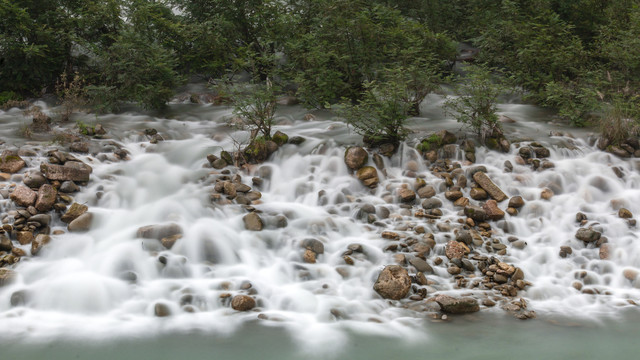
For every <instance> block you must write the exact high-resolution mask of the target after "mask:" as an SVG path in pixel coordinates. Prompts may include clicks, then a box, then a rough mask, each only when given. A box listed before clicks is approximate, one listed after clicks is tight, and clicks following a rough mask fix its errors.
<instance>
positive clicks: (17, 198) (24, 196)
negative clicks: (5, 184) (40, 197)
mask: <svg viewBox="0 0 640 360" xmlns="http://www.w3.org/2000/svg"><path fill="white" fill-rule="evenodd" d="M36 197H37V194H36V192H35V191H33V190H31V189H29V188H28V187H26V186H23V185H18V186H17V187H16V188H15V190H13V192H12V193H11V200H13V202H14V203H16V205H18V206H24V207H29V206H31V205H33V204H34V203H35V202H36Z"/></svg>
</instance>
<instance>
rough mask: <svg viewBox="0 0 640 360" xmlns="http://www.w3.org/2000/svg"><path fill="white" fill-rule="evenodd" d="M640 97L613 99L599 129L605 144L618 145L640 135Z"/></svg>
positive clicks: (618, 97)
mask: <svg viewBox="0 0 640 360" xmlns="http://www.w3.org/2000/svg"><path fill="white" fill-rule="evenodd" d="M639 105H640V97H636V98H634V99H631V100H630V99H625V98H623V97H620V96H616V97H614V99H613V101H612V102H611V104H608V106H607V109H606V111H605V114H604V116H603V117H602V118H601V119H600V123H599V127H600V132H601V134H602V137H603V138H604V139H605V141H606V143H607V144H610V145H620V144H622V143H624V142H625V140H627V139H628V138H630V137H637V136H638V135H640V110H639V107H638V106H639Z"/></svg>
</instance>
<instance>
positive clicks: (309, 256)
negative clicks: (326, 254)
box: [302, 249, 316, 264]
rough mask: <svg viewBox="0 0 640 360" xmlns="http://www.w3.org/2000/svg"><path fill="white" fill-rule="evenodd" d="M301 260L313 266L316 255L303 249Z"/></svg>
mask: <svg viewBox="0 0 640 360" xmlns="http://www.w3.org/2000/svg"><path fill="white" fill-rule="evenodd" d="M302 260H304V262H306V263H309V264H315V263H316V253H314V252H313V251H311V250H309V249H305V250H304V254H303V255H302Z"/></svg>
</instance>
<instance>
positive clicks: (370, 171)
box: [356, 166, 380, 188]
mask: <svg viewBox="0 0 640 360" xmlns="http://www.w3.org/2000/svg"><path fill="white" fill-rule="evenodd" d="M356 176H357V177H358V179H359V180H360V181H361V182H362V184H363V185H364V186H367V187H370V188H374V187H376V186H377V185H378V182H380V180H379V179H378V171H376V169H375V168H374V167H373V166H364V167H362V168H360V170H358V172H356Z"/></svg>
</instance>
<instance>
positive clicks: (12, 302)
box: [0, 104, 640, 347]
mask: <svg viewBox="0 0 640 360" xmlns="http://www.w3.org/2000/svg"><path fill="white" fill-rule="evenodd" d="M40 106H41V107H43V108H45V111H50V109H47V108H46V106H45V104H40ZM532 109H533V110H532ZM423 110H424V112H425V113H426V114H427V117H429V118H432V120H429V121H425V120H424V119H414V120H413V121H412V127H413V128H414V129H415V130H416V131H421V130H424V128H425V127H427V126H428V127H430V128H431V127H432V126H433V127H435V128H449V129H457V126H458V125H457V124H455V123H454V122H452V121H451V120H444V119H442V118H441V114H439V113H438V112H437V111H435V110H433V109H430V108H426V109H423ZM502 110H503V111H504V113H505V114H508V116H509V117H511V118H513V119H516V123H515V124H508V128H509V131H512V132H513V133H515V134H517V135H518V137H520V138H523V139H527V138H533V139H535V140H536V141H538V142H541V143H543V145H545V146H547V148H549V149H550V156H549V158H548V159H549V161H550V162H551V163H553V165H554V167H553V168H550V169H546V170H533V169H532V167H531V166H530V165H525V164H518V163H517V162H515V161H514V158H515V156H516V155H517V153H518V149H517V148H516V146H514V145H512V148H511V151H510V152H509V153H499V152H495V151H487V150H485V149H483V148H478V149H477V152H476V157H477V161H476V164H467V163H465V162H464V161H463V156H462V155H461V156H460V157H459V159H458V161H459V162H460V163H461V164H462V169H463V170H465V171H466V170H468V169H469V168H471V167H473V166H476V165H484V166H485V167H486V168H487V174H488V175H489V176H490V177H491V179H492V180H493V181H494V182H495V183H496V185H498V186H499V187H500V188H501V189H502V190H503V191H504V192H505V193H507V195H508V196H509V197H512V196H516V195H520V196H522V198H523V199H524V201H525V205H524V207H523V208H521V209H520V211H519V214H518V215H515V216H510V215H507V216H506V217H505V219H504V220H499V221H496V222H495V223H494V224H493V225H494V226H493V229H494V235H493V237H494V238H496V239H498V240H499V241H500V242H501V243H504V244H508V245H509V246H508V250H507V253H506V255H504V256H502V258H501V259H502V261H504V262H508V263H510V264H513V265H514V266H516V267H519V268H521V269H522V270H523V272H524V274H525V279H526V280H527V281H529V282H530V283H531V285H530V286H528V287H527V288H526V289H525V290H523V291H521V292H520V293H519V294H518V298H520V297H522V298H524V299H526V301H528V302H529V305H528V306H529V308H530V309H533V310H535V311H536V312H537V313H538V315H539V316H541V317H544V316H549V315H554V314H563V315H572V316H575V317H578V316H585V315H586V316H593V315H598V314H605V315H614V316H615V315H616V314H617V313H618V311H619V310H618V309H619V308H621V307H631V306H635V305H633V304H635V301H637V300H638V299H639V298H640V277H637V276H636V277H635V279H634V278H632V276H631V275H634V274H637V271H638V269H640V245H638V239H637V238H638V231H637V229H636V228H635V226H634V225H633V224H632V223H630V222H629V221H628V220H627V219H622V218H620V217H619V216H618V210H619V209H620V208H622V207H624V208H626V209H628V210H630V211H631V213H632V214H638V213H640V205H639V204H640V190H639V188H640V175H639V174H638V171H637V166H638V165H637V163H636V161H635V160H633V159H620V158H616V157H614V156H612V155H610V154H607V153H604V152H600V151H598V150H597V149H595V148H594V147H593V146H590V145H589V144H588V143H587V142H586V141H585V140H584V138H585V135H584V134H580V136H579V137H578V138H577V139H572V138H568V137H548V133H549V131H550V130H555V126H554V125H545V124H541V123H540V122H536V121H534V120H537V118H538V117H541V115H540V113H537V114H533V115H531V114H529V113H527V111H539V110H537V109H535V108H533V107H527V106H525V105H504V106H503V107H502ZM168 114H169V116H171V117H172V118H171V119H169V118H161V117H156V116H152V115H134V114H129V113H125V114H120V115H108V116H103V117H99V118H98V119H95V118H94V119H92V118H91V117H86V118H84V119H83V120H84V121H86V122H88V123H96V122H99V123H101V124H102V125H103V126H104V127H105V128H107V129H108V131H109V136H110V138H111V139H106V140H99V141H96V142H95V144H94V145H95V146H94V145H92V146H94V147H95V149H92V153H93V154H92V155H76V156H77V157H78V158H79V159H80V160H82V161H84V162H85V163H87V164H89V165H90V166H92V167H93V173H92V174H91V181H90V182H89V183H88V185H87V186H86V187H84V188H83V189H82V190H81V192H79V193H76V194H74V201H75V202H78V203H83V204H86V205H88V206H89V208H90V211H91V212H92V213H93V214H94V218H93V224H92V228H91V230H90V231H88V232H84V233H65V234H62V235H55V236H53V239H52V241H51V242H50V243H49V244H47V245H46V246H45V247H44V248H43V249H42V251H41V252H40V253H39V254H38V255H37V256H34V257H24V258H23V260H22V261H20V262H19V263H18V264H17V265H16V266H15V267H14V270H15V272H16V274H17V275H16V279H15V281H13V282H12V283H10V284H8V285H6V286H4V287H0V319H1V321H2V324H3V327H4V329H5V330H4V334H3V336H4V337H5V338H12V339H15V338H22V337H23V336H24V335H25V334H28V335H29V337H31V338H35V339H38V338H45V339H47V338H50V337H67V336H68V337H72V338H73V337H78V338H84V337H91V338H103V337H105V336H106V337H109V336H115V337H117V336H126V335H132V334H133V335H139V334H144V335H151V336H153V335H157V334H159V333H166V332H171V331H192V330H196V329H197V330H203V331H205V332H211V333H219V334H227V333H233V332H234V329H236V328H238V327H239V326H240V325H242V324H244V323H246V322H251V321H258V320H259V321H260V322H261V323H262V324H265V325H268V326H278V327H283V328H285V329H289V330H291V333H292V334H293V336H294V337H296V338H299V339H303V340H304V341H305V344H307V345H318V346H319V347H322V346H324V347H326V346H328V345H331V346H332V347H333V346H336V344H339V343H340V342H341V341H343V338H342V337H341V334H342V333H343V332H345V331H347V330H349V331H355V332H357V333H365V334H369V333H373V334H386V335H389V334H394V335H395V336H402V337H405V338H406V337H411V336H414V337H416V336H421V335H420V334H419V332H417V331H416V329H417V328H419V324H420V323H421V322H424V321H425V320H426V319H429V317H428V316H427V315H426V314H427V313H428V312H425V311H424V310H425V309H424V308H419V307H416V306H415V304H416V303H419V302H420V301H422V300H420V301H418V300H415V301H413V300H408V299H407V300H403V301H402V302H400V303H398V302H389V301H388V300H384V299H382V298H380V296H378V295H377V294H376V293H375V291H374V290H373V283H374V282H375V280H376V277H377V275H378V273H379V272H380V270H382V268H383V267H384V266H385V265H388V264H394V263H395V261H396V258H394V253H393V252H390V251H385V250H387V246H388V245H389V244H391V243H392V241H389V240H387V239H384V238H382V237H381V236H380V233H381V232H382V231H385V230H390V231H396V232H398V233H400V234H401V236H402V237H403V238H404V237H406V236H416V237H417V236H420V237H421V236H422V235H416V234H415V229H416V228H417V227H419V226H423V227H424V229H425V230H426V233H433V234H434V239H435V242H436V244H435V247H434V249H433V251H432V253H431V255H429V256H428V258H427V261H428V263H429V264H430V266H432V267H433V274H430V275H428V276H427V277H428V278H429V283H428V285H426V286H424V288H425V289H426V291H427V296H431V295H433V293H446V294H452V295H456V294H470V293H471V294H479V293H487V294H491V291H490V290H478V289H469V288H458V286H456V282H455V281H454V278H453V277H452V276H451V275H449V274H448V273H447V268H446V267H444V266H436V265H435V264H434V259H435V257H441V258H445V256H444V249H445V244H446V243H447V241H448V240H451V239H453V238H454V235H453V230H452V229H454V228H456V227H460V225H459V224H458V222H457V219H459V218H461V216H460V214H459V213H460V211H461V209H460V208H458V207H454V205H453V204H452V202H450V201H449V200H447V199H446V198H445V196H444V190H445V188H446V186H445V180H444V179H442V178H441V177H438V176H436V174H433V173H432V172H431V171H430V170H429V167H428V164H427V163H425V162H424V161H423V160H421V159H422V157H421V155H420V154H418V152H417V151H415V150H414V149H413V148H412V147H411V146H409V145H406V144H405V145H403V146H402V147H401V148H400V150H399V151H398V152H397V153H396V154H395V155H393V156H392V157H391V158H384V159H383V162H384V167H385V171H384V172H382V171H380V172H379V175H380V185H379V186H378V187H377V188H376V189H375V190H371V189H368V188H365V187H364V186H363V185H362V184H361V183H360V181H359V180H358V179H357V178H356V177H354V176H353V175H352V174H350V173H349V171H348V169H347V167H346V166H345V163H344V149H345V145H349V144H355V143H358V141H359V136H357V135H356V134H353V133H352V132H349V129H348V128H347V127H346V126H345V125H344V124H343V123H341V122H335V121H330V120H326V119H324V118H322V117H321V116H319V117H320V119H316V120H302V118H303V115H304V112H303V111H301V110H300V109H299V108H296V107H291V108H285V109H284V111H283V114H282V116H281V117H280V118H279V125H278V126H276V129H279V130H282V131H283V132H286V133H287V134H288V135H289V136H290V137H292V136H301V137H303V138H304V139H305V141H304V142H303V143H302V144H300V145H293V144H289V145H285V146H283V147H281V148H280V149H279V150H278V151H277V152H276V153H275V154H273V155H272V157H271V158H270V159H269V161H268V162H266V163H264V164H263V165H260V166H256V167H254V168H252V169H251V173H247V172H239V174H240V175H241V176H242V179H241V182H242V183H243V184H245V185H247V186H249V187H251V188H254V189H258V190H259V191H260V192H261V194H262V197H261V198H260V199H259V200H257V201H254V203H253V205H252V206H253V207H254V208H256V209H257V210H258V211H259V212H260V216H261V217H262V219H263V220H264V223H265V228H264V229H263V230H262V231H250V230H246V229H245V224H244V223H243V216H244V215H246V214H247V212H246V210H245V208H244V207H243V206H241V205H237V204H229V205H220V204H216V203H215V202H214V203H212V201H211V194H212V193H213V192H214V187H215V178H216V177H217V176H220V175H221V174H220V170H214V169H212V168H211V167H208V166H207V165H208V162H207V160H206V156H207V154H209V153H214V154H218V153H219V152H220V150H223V149H224V150H228V151H232V150H234V148H235V147H236V144H237V143H238V142H242V141H244V140H245V139H246V136H247V135H246V133H245V132H241V131H236V130H234V129H233V128H232V127H229V126H228V125H227V124H226V123H225V121H224V119H225V118H226V117H227V116H228V115H229V114H230V112H229V110H228V109H226V108H222V107H214V106H202V105H188V104H174V105H172V107H171V109H170V111H169V113H168ZM529 115H531V116H529ZM439 116H440V118H438V117H439ZM0 121H2V123H3V125H0V135H1V136H2V137H3V139H4V140H5V145H4V146H5V147H7V148H10V147H12V146H16V147H22V148H28V149H32V150H34V151H35V152H36V153H37V156H32V157H28V158H25V159H26V160H27V164H28V167H30V168H37V167H38V165H39V164H40V163H42V162H44V161H45V160H46V157H45V152H46V149H48V148H51V147H55V145H50V144H41V143H37V142H29V141H24V140H23V139H21V138H20V137H18V136H16V135H15V131H16V129H18V128H20V127H21V125H22V124H23V123H26V121H27V120H25V118H23V117H22V115H21V113H20V112H19V111H16V110H10V111H7V112H3V113H0ZM65 127H66V128H69V127H71V125H65ZM145 128H155V129H157V130H158V132H159V133H160V134H161V135H162V136H163V137H164V138H165V141H160V142H158V143H157V144H150V143H149V141H148V138H147V137H146V136H144V129H145ZM538 129H543V130H538ZM54 130H56V129H54ZM57 130H62V129H57ZM114 141H115V143H116V144H117V145H118V146H122V147H124V149H126V151H127V152H128V154H129V155H128V157H129V159H128V160H126V161H115V159H114V158H113V155H112V154H110V153H108V151H107V150H108V149H110V147H113V146H114V143H112V142H114ZM522 144H523V145H526V144H528V141H524V142H523V143H522ZM94 150H95V151H94ZM103 151H105V153H104V154H101V152H103ZM505 161H510V162H511V163H512V165H513V170H512V171H511V172H505V171H504V166H505V165H504V163H505ZM369 163H370V165H373V159H370V160H369ZM614 167H615V168H616V169H615V171H614ZM408 170H410V171H408ZM232 175H233V174H230V176H232ZM414 175H417V176H419V177H422V178H424V179H425V181H426V182H427V184H429V185H432V186H434V188H435V189H436V190H437V194H436V195H435V198H437V199H439V200H440V201H441V202H442V206H441V210H442V213H443V214H442V217H441V218H440V219H439V220H438V221H437V222H429V221H427V220H425V219H420V218H415V217H413V216H411V215H412V211H411V209H409V208H407V206H406V205H403V204H401V203H400V202H399V201H398V200H397V199H396V198H395V197H394V196H393V195H394V194H395V189H397V188H399V187H400V186H402V184H407V185H408V186H409V187H411V186H413V184H414V183H415V178H414V177H413V176H414ZM618 175H621V176H618ZM253 176H259V177H261V179H262V181H263V183H262V185H261V186H259V187H258V186H257V185H256V184H254V183H253V182H252V177H253ZM21 180H22V175H21V174H16V175H13V176H12V178H11V179H10V180H9V181H7V182H4V183H0V187H4V189H6V190H8V189H9V187H10V184H11V183H12V182H14V183H20V182H21ZM543 188H548V189H550V190H552V191H553V193H554V195H553V196H552V197H551V198H550V199H548V200H545V199H542V198H541V191H542V189H543ZM463 192H464V195H465V196H467V197H468V196H469V189H468V188H467V189H464V190H463ZM0 205H1V206H2V211H3V213H7V212H9V211H10V210H12V209H13V205H12V204H11V202H10V200H8V199H5V200H0ZM500 206H501V207H502V208H504V205H500ZM417 207H419V204H418V205H417ZM365 208H367V209H372V210H368V212H367V211H364V210H363V209H365ZM577 212H581V213H583V214H584V215H586V218H587V219H588V220H587V224H586V226H592V227H593V228H594V229H596V230H597V231H599V232H601V233H602V236H605V237H606V238H607V239H608V245H607V249H608V251H609V254H608V257H607V258H605V259H601V258H600V249H598V248H596V247H595V246H594V245H593V244H589V245H585V243H583V242H582V241H580V240H578V239H576V238H575V233H576V231H577V229H578V228H579V226H580V224H579V223H577V222H576V213H577ZM369 213H372V214H375V218H374V219H373V220H374V221H371V222H369V221H367V220H368V218H367V215H368V214H369ZM169 223H172V224H177V225H178V226H179V227H180V228H181V229H182V237H181V238H180V239H178V240H177V241H176V242H175V244H174V245H173V247H172V248H171V249H170V250H168V249H166V248H165V247H164V246H162V244H161V243H160V242H159V241H157V240H153V239H140V238H138V237H137V236H136V232H137V230H138V229H139V228H140V227H142V226H145V225H154V224H169ZM438 224H446V225H447V227H446V228H445V227H442V226H438ZM65 225H66V224H64V223H62V222H60V221H59V220H58V218H57V217H55V216H54V222H53V223H52V224H51V230H53V231H55V230H64V229H65ZM412 234H413V235H412ZM510 236H514V237H516V238H517V241H518V246H511V245H510V241H509V240H507V238H508V237H510ZM308 239H315V240H318V241H320V242H321V243H322V245H323V247H324V249H323V253H320V254H318V256H317V259H316V260H317V261H316V262H315V263H307V262H305V261H304V259H303V256H304V255H303V254H304V247H303V246H302V244H303V243H304V242H305V241H306V240H308ZM525 243H526V244H525ZM15 246H19V245H17V244H16V245H15ZM358 246H359V247H358ZM561 246H570V247H571V248H572V249H573V252H572V254H570V255H569V256H567V257H564V258H562V257H560V256H559V251H560V247H561ZM23 247H24V249H25V250H26V251H28V249H30V246H23ZM349 249H358V250H357V251H351V252H349V259H350V261H351V262H352V264H349V263H348V262H347V261H346V260H345V257H344V256H345V252H347V251H348V250H349ZM477 252H478V253H482V248H481V247H480V248H478V249H477ZM486 255H488V256H492V255H494V254H486ZM445 259H446V258H445ZM414 272H415V271H414ZM476 273H477V274H478V277H480V276H481V274H480V273H479V272H478V271H477V270H476ZM412 274H413V273H412ZM237 294H248V295H251V296H253V297H254V298H255V299H256V300H257V308H256V309H257V311H249V312H237V311H234V310H232V309H231V307H230V305H229V304H230V301H231V297H233V296H234V295H237ZM159 304H160V305H159ZM158 306H160V307H161V309H162V311H163V312H166V313H168V314H170V316H168V317H157V316H156V315H157V314H158ZM483 311H485V312H494V313H501V312H502V310H500V309H499V308H498V307H495V308H487V309H483Z"/></svg>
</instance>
